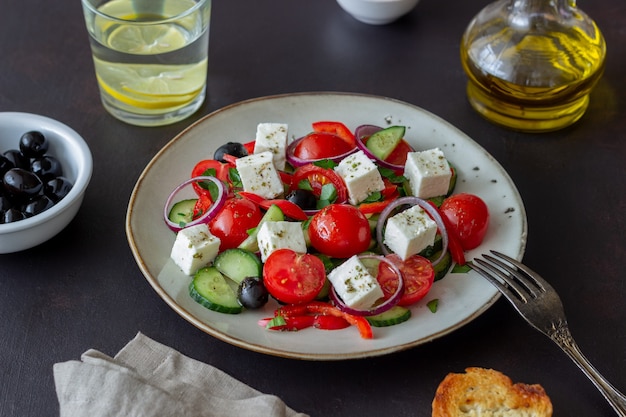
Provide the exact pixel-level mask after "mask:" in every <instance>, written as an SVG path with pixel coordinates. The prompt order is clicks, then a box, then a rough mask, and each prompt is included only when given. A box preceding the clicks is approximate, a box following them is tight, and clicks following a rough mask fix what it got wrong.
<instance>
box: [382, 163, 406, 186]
mask: <svg viewBox="0 0 626 417" xmlns="http://www.w3.org/2000/svg"><path fill="white" fill-rule="evenodd" d="M378 172H380V175H381V177H383V178H387V179H388V180H389V181H391V182H392V183H393V184H402V183H403V182H405V181H407V178H406V177H405V176H404V175H398V174H396V172H395V171H394V170H393V169H389V168H384V167H378Z"/></svg>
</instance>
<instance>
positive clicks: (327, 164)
mask: <svg viewBox="0 0 626 417" xmlns="http://www.w3.org/2000/svg"><path fill="white" fill-rule="evenodd" d="M313 165H315V166H318V167H320V168H326V169H334V168H335V167H336V166H337V163H336V162H333V161H332V160H330V159H322V160H321V161H315V162H313Z"/></svg>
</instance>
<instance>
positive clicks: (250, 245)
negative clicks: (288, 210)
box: [239, 205, 285, 252]
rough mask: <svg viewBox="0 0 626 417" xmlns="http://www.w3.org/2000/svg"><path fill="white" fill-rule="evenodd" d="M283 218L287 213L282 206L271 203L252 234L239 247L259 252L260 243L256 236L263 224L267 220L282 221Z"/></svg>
mask: <svg viewBox="0 0 626 417" xmlns="http://www.w3.org/2000/svg"><path fill="white" fill-rule="evenodd" d="M283 220H285V215H284V214H283V211H282V210H281V209H280V208H278V206H276V205H271V206H270V208H268V209H267V211H266V212H265V214H264V215H263V217H262V218H261V221H260V222H259V224H258V225H257V227H256V228H255V229H254V230H253V231H252V232H251V233H250V236H248V237H247V238H246V240H244V241H243V242H242V243H241V244H240V245H239V248H240V249H246V250H249V251H250V252H258V251H259V244H258V242H257V240H256V237H257V234H258V233H259V229H260V228H261V225H262V224H263V223H265V222H267V221H273V222H280V221H283Z"/></svg>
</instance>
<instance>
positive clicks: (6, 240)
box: [0, 112, 92, 253]
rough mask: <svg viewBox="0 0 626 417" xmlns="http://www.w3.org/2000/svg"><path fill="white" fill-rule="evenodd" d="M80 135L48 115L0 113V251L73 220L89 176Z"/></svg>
mask: <svg viewBox="0 0 626 417" xmlns="http://www.w3.org/2000/svg"><path fill="white" fill-rule="evenodd" d="M91 174H92V157H91V152H90V150H89V147H88V146H87V144H86V143H85V141H84V140H83V138H82V137H80V135H78V133H76V132H75V131H74V130H72V129H71V128H69V127H68V126H66V125H64V124H62V123H60V122H57V121H55V120H53V119H50V118H47V117H44V116H38V115H34V114H29V113H15V112H5V113H0V253H10V252H17V251H21V250H25V249H28V248H31V247H33V246H36V245H38V244H40V243H43V242H45V241H46V240H48V239H50V238H52V237H53V236H55V235H56V234H57V233H59V232H60V231H61V230H62V229H63V228H65V226H66V225H67V224H68V223H69V222H70V221H71V220H72V219H73V218H74V216H75V215H76V213H77V212H78V209H79V207H80V205H81V204H82V200H83V197H84V192H85V189H86V188H87V185H88V183H89V180H90V179H91Z"/></svg>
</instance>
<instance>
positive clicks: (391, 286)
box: [377, 253, 435, 307]
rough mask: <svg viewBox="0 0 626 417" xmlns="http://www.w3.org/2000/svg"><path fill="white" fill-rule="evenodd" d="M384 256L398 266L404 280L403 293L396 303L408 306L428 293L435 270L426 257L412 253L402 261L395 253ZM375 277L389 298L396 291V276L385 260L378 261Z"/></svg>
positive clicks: (433, 279)
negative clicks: (376, 275)
mask: <svg viewBox="0 0 626 417" xmlns="http://www.w3.org/2000/svg"><path fill="white" fill-rule="evenodd" d="M386 258H387V259H389V260H390V261H391V262H392V263H393V264H394V265H395V266H397V267H398V269H399V270H400V273H401V274H402V279H403V280H404V294H403V295H402V297H401V298H400V301H398V305H400V306H405V307H406V306H410V305H411V304H415V303H416V302H418V301H419V300H421V299H422V298H424V296H426V294H428V291H430V289H431V287H432V286H433V282H434V281H435V270H434V268H433V265H432V263H431V262H430V261H429V260H428V259H426V258H424V257H423V256H420V255H413V256H411V257H409V258H407V259H406V260H404V261H403V260H402V258H400V257H399V256H398V255H396V254H395V253H392V254H389V255H387V256H386ZM377 279H378V283H379V284H380V288H381V289H382V290H383V293H384V294H385V298H389V297H390V296H391V295H393V294H394V293H395V292H396V289H397V288H398V278H397V276H396V274H395V273H394V272H393V271H392V270H391V269H390V268H389V267H388V266H387V264H386V263H385V262H381V263H380V266H379V271H378V277H377Z"/></svg>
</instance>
